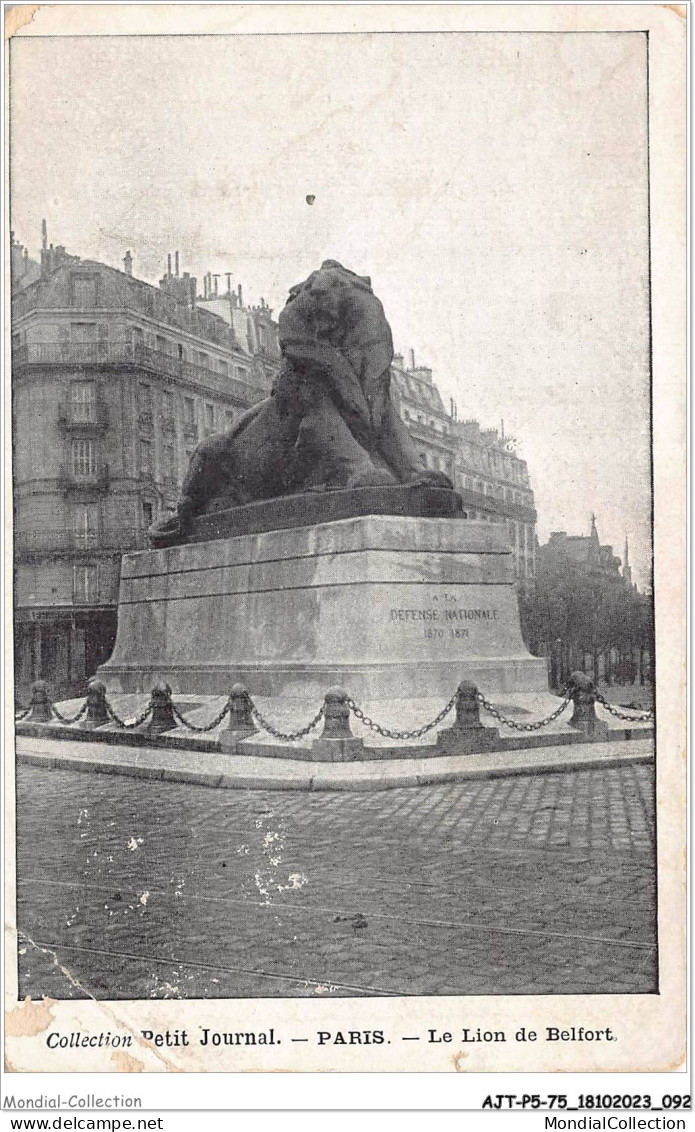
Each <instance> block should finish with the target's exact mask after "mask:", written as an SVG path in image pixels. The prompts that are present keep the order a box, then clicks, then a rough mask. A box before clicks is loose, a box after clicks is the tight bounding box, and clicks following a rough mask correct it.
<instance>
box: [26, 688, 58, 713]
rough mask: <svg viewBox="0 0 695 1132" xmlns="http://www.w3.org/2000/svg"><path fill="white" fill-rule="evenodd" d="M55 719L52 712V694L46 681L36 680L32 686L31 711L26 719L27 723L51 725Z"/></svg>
mask: <svg viewBox="0 0 695 1132" xmlns="http://www.w3.org/2000/svg"><path fill="white" fill-rule="evenodd" d="M52 719H53V712H52V711H51V694H50V692H49V690H48V684H47V683H46V681H45V680H35V681H34V683H33V684H32V686H31V711H30V712H29V714H28V716H27V717H26V722H27V723H50V722H51V720H52Z"/></svg>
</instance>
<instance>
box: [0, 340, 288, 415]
mask: <svg viewBox="0 0 695 1132" xmlns="http://www.w3.org/2000/svg"><path fill="white" fill-rule="evenodd" d="M12 365H13V367H14V368H15V369H18V368H21V367H24V366H66V365H69V366H76V365H77V366H106V365H108V366H124V365H131V366H137V367H139V368H140V369H146V370H148V371H150V372H154V373H160V374H163V375H165V376H167V377H174V378H180V379H181V380H183V381H188V382H191V383H193V384H201V383H202V384H208V385H209V384H210V383H211V378H213V379H214V381H213V382H212V384H213V385H216V386H219V384H220V381H222V382H223V386H224V392H225V393H229V394H231V395H232V396H234V397H236V398H237V399H238V400H239V401H241V402H242V403H243V404H245V405H251V404H256V402H258V401H261V400H262V399H263V398H264V397H267V395H268V393H267V390H265V389H261V388H260V387H259V386H257V385H252V384H251V383H247V382H245V381H239V380H238V378H235V377H228V376H226V375H223V374H221V373H220V372H219V371H218V370H216V369H215V368H214V366H213V364H212V360H211V362H210V364H208V365H205V366H201V365H197V364H195V363H194V362H189V361H186V360H185V359H183V358H180V357H178V355H177V356H174V355H173V354H168V353H166V352H165V351H164V350H154V349H152V348H151V347H149V346H145V345H141V344H140V343H134V342H131V341H128V340H127V339H120V338H116V339H110V340H108V341H103V342H27V343H25V344H24V345H22V346H15V347H14V348H13V350H12Z"/></svg>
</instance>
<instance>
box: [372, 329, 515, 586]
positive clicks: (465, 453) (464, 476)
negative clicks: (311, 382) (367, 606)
mask: <svg viewBox="0 0 695 1132" xmlns="http://www.w3.org/2000/svg"><path fill="white" fill-rule="evenodd" d="M409 363H410V364H409V366H407V367H406V365H405V364H404V361H403V356H402V354H396V355H395V357H394V359H393V365H392V368H391V377H392V385H391V387H392V391H393V396H394V400H395V402H396V405H397V407H398V411H399V413H400V415H401V418H402V420H403V421H404V423H405V425H406V427H407V428H408V431H409V432H410V435H411V436H412V438H413V440H414V441H415V444H416V446H417V448H418V451H419V453H420V459H421V460H422V463H423V466H424V467H427V468H434V469H436V470H438V471H441V472H445V473H446V474H447V475H448V476H449V478H450V479H451V481H452V482H453V483H454V486H455V487H456V490H457V491H458V492H459V493H460V495H461V496H462V498H463V505H464V513H465V515H466V517H467V518H469V519H477V520H478V521H480V522H487V523H502V524H504V525H505V526H506V528H507V532H508V535H509V540H510V543H511V546H512V549H513V551H514V562H515V567H516V575H517V579H518V581H519V582H520V583H521V584H522V585H527V586H528V585H532V584H533V578H534V576H535V572H536V543H537V540H536V518H537V516H536V509H535V502H534V497H533V491H532V489H531V486H530V482H529V474H528V468H527V466H526V461H525V460H522V459H520V458H519V457H518V456H517V455H516V453H515V452H514V451H513V447H512V444H511V442H510V441H509V440H505V438H504V436H503V435H502V434H501V432H498V431H497V429H481V427H480V425H479V423H478V422H477V421H476V420H462V421H459V420H458V419H457V415H458V414H457V410H456V405H455V403H454V402H453V401H452V402H451V403H450V407H449V411H447V410H446V408H445V407H444V403H443V401H442V398H441V395H440V393H439V390H438V389H437V386H436V385H435V384H434V381H433V378H432V370H431V369H429V368H427V367H426V366H416V365H415V357H414V355H413V352H412V350H411V352H410V359H409Z"/></svg>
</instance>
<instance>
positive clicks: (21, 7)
mask: <svg viewBox="0 0 695 1132" xmlns="http://www.w3.org/2000/svg"><path fill="white" fill-rule="evenodd" d="M669 6H670V5H669ZM52 7H53V4H17V6H16V7H15V8H10V10H9V11H8V12H7V13H6V14H5V39H11V38H12V36H13V35H16V34H17V32H18V31H20V30H21V28H25V27H26V26H27V25H28V24H30V23H31V22H32V20H33V19H34V16H35V15H36V13H37V12H38V11H39V9H40V8H52Z"/></svg>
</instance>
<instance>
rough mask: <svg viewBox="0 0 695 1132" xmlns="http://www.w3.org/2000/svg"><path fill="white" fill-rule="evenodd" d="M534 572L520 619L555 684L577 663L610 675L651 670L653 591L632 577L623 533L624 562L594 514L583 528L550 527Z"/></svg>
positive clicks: (612, 678) (609, 678)
mask: <svg viewBox="0 0 695 1132" xmlns="http://www.w3.org/2000/svg"><path fill="white" fill-rule="evenodd" d="M537 574H538V585H537V587H536V591H535V594H534V595H531V599H530V600H529V601H528V602H526V603H524V604H523V605H522V625H523V626H524V628H525V630H526V633H525V635H526V636H527V638H528V640H527V643H528V644H529V646H530V648H531V651H533V652H535V653H536V654H540V653H544V654H545V655H546V656H547V657H548V662H549V671H550V678H551V683H552V684H553V685H555V686H557V687H561V686H562V685H563V683H564V682H565V681H566V680H567V678H568V677H569V675H570V673H571V672H572V671H574V670H575V669H577V668H581V669H582V670H583V671H585V672H589V673H591V674H592V676H593V677H594V679H595V680H597V681H598V680H605V681H606V682H607V683H613V682H616V681H617V682H619V683H621V682H622V683H627V684H632V683H633V681H634V680H635V679H639V682H640V683H641V684H644V683H645V682H646V681H647V680H648V679H649V678H650V672H651V656H652V655H653V641H652V635H653V625H652V616H651V599H650V596H649V595H647V594H641V593H639V591H638V590H637V586H636V585H635V584H634V583H633V581H632V570H631V568H630V564H629V549H628V543H627V539H626V540H625V552H624V558H623V561H622V562H621V559H620V558H619V556H618V555H616V554H614V553H613V547H612V546H609V545H606V544H602V543H601V540H600V538H599V534H598V530H597V527H596V519H595V516H593V515H592V516H591V527H590V531H589V534H588V535H568V534H567V533H566V532H565V531H553V533H552V534H551V535H550V538H549V539H548V541H547V543H545V544H544V545H543V546H540V547H539V548H538V556H537Z"/></svg>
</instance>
